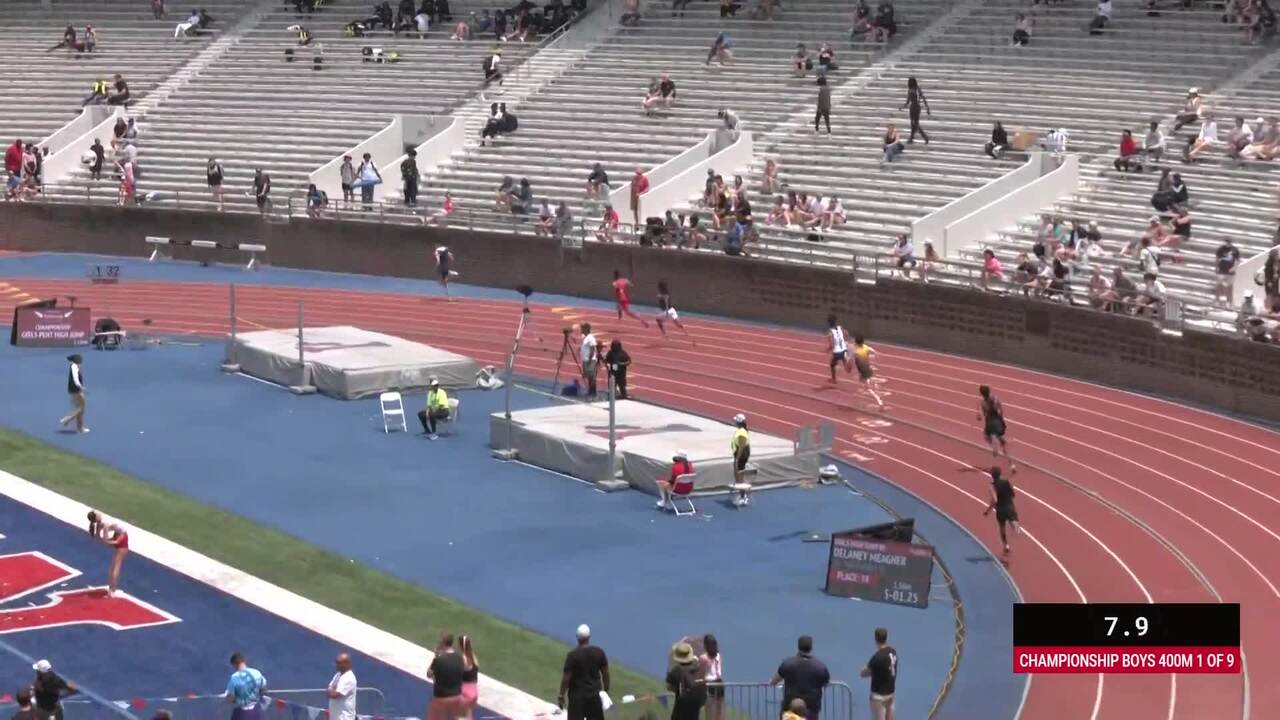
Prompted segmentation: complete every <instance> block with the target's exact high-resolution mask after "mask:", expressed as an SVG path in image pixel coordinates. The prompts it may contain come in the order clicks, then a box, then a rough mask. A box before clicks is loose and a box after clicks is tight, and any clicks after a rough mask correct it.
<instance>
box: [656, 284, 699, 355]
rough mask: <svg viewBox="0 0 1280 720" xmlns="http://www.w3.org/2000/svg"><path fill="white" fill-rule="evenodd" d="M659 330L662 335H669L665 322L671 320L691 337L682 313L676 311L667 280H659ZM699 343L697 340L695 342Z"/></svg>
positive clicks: (685, 334) (695, 343) (686, 335)
mask: <svg viewBox="0 0 1280 720" xmlns="http://www.w3.org/2000/svg"><path fill="white" fill-rule="evenodd" d="M658 311H659V312H658V318H657V320H658V330H659V331H661V332H662V337H664V338H665V337H667V328H666V326H665V325H664V323H665V322H666V321H668V320H670V321H671V322H672V323H673V324H675V326H676V327H678V328H680V332H682V333H684V336H685V337H689V331H688V330H685V329H684V325H683V324H682V323H681V322H680V314H679V313H677V312H676V308H675V306H674V305H672V304H671V289H670V288H668V287H667V281H666V280H659V281H658ZM693 344H694V345H697V344H698V343H697V342H694V343H693Z"/></svg>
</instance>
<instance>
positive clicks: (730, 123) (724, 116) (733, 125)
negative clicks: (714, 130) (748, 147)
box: [716, 108, 740, 141]
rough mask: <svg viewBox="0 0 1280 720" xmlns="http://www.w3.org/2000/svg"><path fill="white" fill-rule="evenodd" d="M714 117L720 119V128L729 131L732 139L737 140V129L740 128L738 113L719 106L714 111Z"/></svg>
mask: <svg viewBox="0 0 1280 720" xmlns="http://www.w3.org/2000/svg"><path fill="white" fill-rule="evenodd" d="M716 117H717V118H719V119H720V128H721V129H722V130H724V131H725V132H727V133H729V134H730V135H731V136H732V137H733V139H734V141H737V139H738V129H739V128H740V123H739V122H738V113H736V112H734V111H732V110H730V109H729V108H720V109H719V110H717V111H716Z"/></svg>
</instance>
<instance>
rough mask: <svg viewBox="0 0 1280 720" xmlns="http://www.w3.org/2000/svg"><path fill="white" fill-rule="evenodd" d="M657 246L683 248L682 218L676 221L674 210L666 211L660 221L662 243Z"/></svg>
mask: <svg viewBox="0 0 1280 720" xmlns="http://www.w3.org/2000/svg"><path fill="white" fill-rule="evenodd" d="M658 244H659V245H674V246H676V247H684V217H683V216H681V217H680V219H676V214H675V211H674V210H668V211H667V213H666V215H665V216H664V217H663V219H662V241H661V242H659V243H658Z"/></svg>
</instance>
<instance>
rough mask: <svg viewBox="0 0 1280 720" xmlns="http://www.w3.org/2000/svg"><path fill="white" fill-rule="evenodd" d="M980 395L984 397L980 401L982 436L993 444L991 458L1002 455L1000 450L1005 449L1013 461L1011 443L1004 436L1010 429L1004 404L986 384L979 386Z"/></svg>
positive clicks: (989, 443) (1005, 452)
mask: <svg viewBox="0 0 1280 720" xmlns="http://www.w3.org/2000/svg"><path fill="white" fill-rule="evenodd" d="M978 395H979V396H981V398H982V399H981V400H980V401H979V402H978V420H979V421H980V422H981V423H982V436H983V437H985V438H986V440H987V444H988V445H990V446H991V459H993V460H994V459H996V458H998V457H1000V451H1001V450H1004V456H1005V457H1006V458H1008V460H1009V462H1010V463H1012V462H1013V458H1012V457H1010V456H1009V443H1008V441H1006V440H1005V438H1004V434H1005V430H1007V429H1008V428H1007V427H1006V425H1005V422H1004V405H1003V404H1002V403H1001V402H1000V398H997V397H996V396H995V395H994V394H992V392H991V388H989V387H987V386H986V385H981V386H979V387H978Z"/></svg>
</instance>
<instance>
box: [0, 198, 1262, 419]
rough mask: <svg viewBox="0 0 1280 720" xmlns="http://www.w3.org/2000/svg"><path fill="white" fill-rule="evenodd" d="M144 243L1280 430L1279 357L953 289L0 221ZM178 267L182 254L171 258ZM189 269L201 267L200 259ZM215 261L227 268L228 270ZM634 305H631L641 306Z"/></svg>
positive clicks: (55, 235) (733, 264)
mask: <svg viewBox="0 0 1280 720" xmlns="http://www.w3.org/2000/svg"><path fill="white" fill-rule="evenodd" d="M146 235H160V236H167V237H172V238H181V239H204V240H224V241H228V242H253V241H256V242H261V243H263V244H265V245H266V246H267V254H266V257H265V258H264V260H265V261H266V262H268V263H269V264H273V265H277V266H282V267H295V268H309V269H317V270H331V271H339V272H355V273H364V274H370V275H393V276H402V277H422V278H425V277H432V276H433V273H434V265H433V262H432V259H431V252H432V249H433V248H434V247H435V246H436V245H439V244H447V245H449V246H450V247H451V248H452V249H453V251H454V254H455V256H456V257H457V269H458V271H459V272H460V273H461V274H462V277H463V278H464V279H465V281H466V282H468V283H474V284H480V285H489V286H493V287H507V288H514V287H515V286H516V285H520V284H526V283H527V284H529V285H532V286H533V287H535V288H536V289H538V290H539V291H541V292H548V293H563V294H568V295H578V296H585V297H596V298H603V299H608V298H609V297H611V295H610V294H609V286H608V280H609V278H610V274H611V272H612V271H613V269H614V268H617V269H619V270H622V271H623V273H624V274H625V275H627V276H628V277H630V278H631V279H632V280H634V281H635V282H636V283H637V285H639V286H640V287H642V288H648V287H652V285H653V283H655V282H657V281H658V280H659V279H663V278H668V279H671V280H672V282H673V283H675V284H676V292H677V293H678V297H679V305H680V308H681V309H682V310H686V311H690V312H704V313H710V314H715V315H722V316H727V317H735V318H741V319H747V320H760V321H768V322H776V323H780V324H784V325H791V326H796V327H808V328H813V329H814V330H815V332H818V331H819V330H820V329H821V328H822V326H823V323H824V318H825V316H826V314H827V313H829V312H833V311H834V312H837V313H839V314H840V316H841V317H842V318H844V319H845V320H846V323H847V325H848V327H849V328H850V330H851V331H856V332H860V333H863V334H865V335H867V336H868V337H873V338H881V339H884V340H889V341H893V342H898V343H903V344H907V345H913V346H917V347H922V348H928V349H931V350H939V351H943V352H950V353H956V354H958V355H965V356H970V357H975V358H982V359H987V360H996V361H1001V362H1007V363H1010V364H1015V365H1021V366H1025V367H1029V368H1034V369H1039V370H1045V371H1048V372H1054V373H1059V374H1063V375H1069V376H1073V377H1077V378H1081V379H1086V380H1092V381H1096V382H1100V383H1104V384H1107V385H1113V386H1116V387H1121V388H1126V389H1132V390H1136V391H1139V392H1150V393H1157V394H1161V395H1165V396H1169V397H1176V398H1181V399H1185V400H1188V401H1192V402H1196V403H1203V404H1206V405H1213V406H1216V407H1220V408H1222V409H1224V410H1227V411H1230V412H1236V413H1241V414H1246V415H1253V416H1257V417H1261V418H1266V419H1270V420H1275V421H1280V350H1277V349H1276V348H1272V347H1267V346H1262V345H1258V344H1255V343H1249V342H1244V341H1240V340H1236V339H1233V338H1227V337H1223V336H1219V335H1214V334H1207V333H1199V332H1194V331H1188V332H1186V333H1184V335H1183V336H1182V337H1177V336H1172V335H1168V334H1165V333H1161V332H1160V331H1158V330H1156V329H1155V328H1153V327H1152V326H1151V325H1150V324H1149V323H1147V322H1144V321H1141V320H1137V319H1134V318H1129V317H1121V316H1112V315H1104V314H1101V313H1094V312H1088V311H1084V310H1076V309H1072V308H1069V307H1064V306H1060V305H1056V304H1048V303H1039V302H1030V301H1026V300H1022V299H1018V298H1012V299H1011V298H1001V297H997V296H993V295H985V294H981V293H976V292H971V291H966V290H961V289H957V288H948V287H939V286H935V285H930V286H924V285H920V284H916V283H908V282H902V281H893V280H882V281H880V282H878V283H876V284H874V285H871V284H859V283H856V282H855V281H854V280H853V278H852V277H850V276H849V275H847V274H844V273H840V272H835V271H830V270H823V269H818V268H810V267H804V266H799V265H789V264H781V263H767V262H751V261H744V260H741V259H735V258H729V257H726V256H722V255H713V254H703V253H696V254H695V253H682V252H677V251H674V250H660V249H654V248H640V247H634V246H625V245H598V244H592V245H589V246H587V247H585V248H583V249H580V250H572V249H564V248H561V247H560V245H559V243H557V242H555V241H552V240H547V239H540V238H531V237H526V236H506V235H498V234H491V233H472V232H467V231H464V230H441V229H438V228H423V227H403V226H384V225H378V224H375V223H359V222H336V221H325V220H319V221H306V220H299V221H295V222H290V223H264V222H262V221H260V220H258V219H257V218H255V217H250V216H242V215H221V214H216V213H197V212H176V211H168V210H136V209H130V210H123V209H119V208H110V207H70V206H67V207H63V206H57V207H47V206H40V205H33V204H27V205H6V206H5V207H4V209H3V222H0V248H2V249H9V250H47V251H59V252H93V253H104V254H109V255H132V256H135V257H141V256H145V255H146V254H147V252H148V249H147V247H146V246H145V244H144V242H143V237H144V236H146ZM177 254H178V257H180V258H181V257H184V254H185V255H189V254H190V252H189V251H185V253H184V250H183V249H182V248H178V249H177ZM201 257H206V258H207V257H208V255H207V254H205V255H202V256H201ZM226 259H227V260H237V259H238V258H236V257H231V256H229V257H227V258H226ZM643 297H644V296H643V295H641V299H643Z"/></svg>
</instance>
